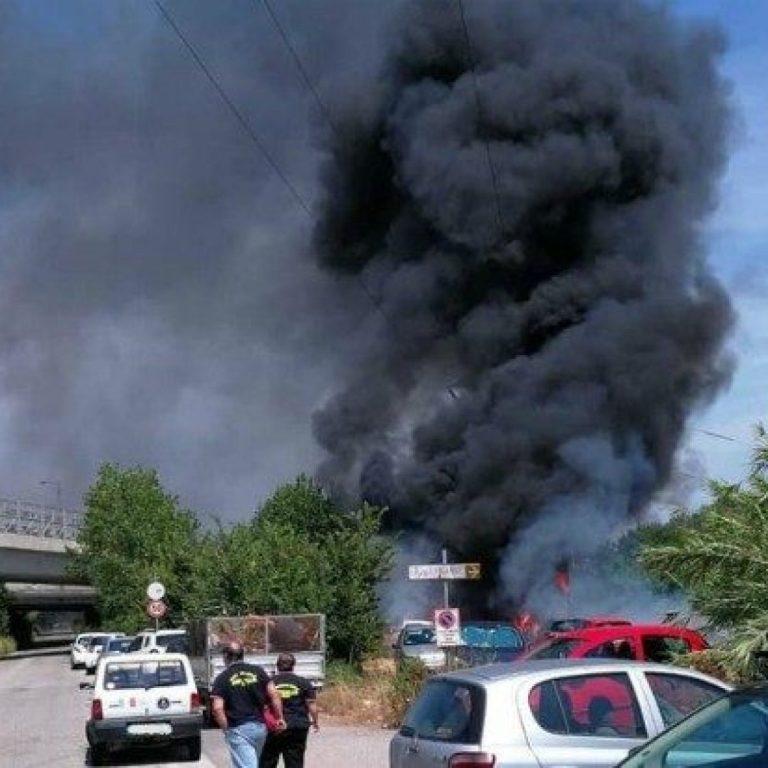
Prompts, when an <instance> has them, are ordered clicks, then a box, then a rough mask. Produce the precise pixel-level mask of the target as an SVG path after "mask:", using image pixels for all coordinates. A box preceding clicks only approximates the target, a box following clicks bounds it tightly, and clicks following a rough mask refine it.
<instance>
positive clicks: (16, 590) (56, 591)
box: [0, 499, 96, 648]
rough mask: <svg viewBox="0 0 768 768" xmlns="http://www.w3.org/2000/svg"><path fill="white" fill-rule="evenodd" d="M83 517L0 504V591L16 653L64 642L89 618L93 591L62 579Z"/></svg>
mask: <svg viewBox="0 0 768 768" xmlns="http://www.w3.org/2000/svg"><path fill="white" fill-rule="evenodd" d="M81 524H82V513H80V512H74V511H71V510H65V509H57V508H53V507H45V506H42V505H39V504H31V503H29V502H23V501H9V500H4V499H0V585H2V586H3V587H4V589H5V594H6V596H7V599H8V608H9V619H10V630H11V634H12V635H13V636H14V637H15V638H16V641H17V642H18V644H19V647H20V648H29V647H33V646H40V645H44V646H46V645H57V644H61V643H66V642H69V641H70V640H71V639H72V637H73V636H74V634H75V632H76V631H77V630H78V628H79V627H83V626H87V625H89V624H90V623H91V622H92V621H93V618H94V607H95V604H96V591H95V590H94V589H93V588H92V587H89V586H86V585H83V584H77V583H75V580H74V579H73V578H72V577H71V576H69V575H68V573H67V564H68V561H69V555H68V551H70V550H77V548H78V545H77V542H76V538H77V532H78V530H79V529H80V526H81Z"/></svg>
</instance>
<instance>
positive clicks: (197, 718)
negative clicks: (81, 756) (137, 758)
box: [81, 653, 203, 765]
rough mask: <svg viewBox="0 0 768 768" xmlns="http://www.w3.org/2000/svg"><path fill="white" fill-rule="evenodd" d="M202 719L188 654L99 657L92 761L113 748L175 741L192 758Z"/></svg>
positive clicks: (89, 730)
mask: <svg viewBox="0 0 768 768" xmlns="http://www.w3.org/2000/svg"><path fill="white" fill-rule="evenodd" d="M81 687H90V686H88V684H87V683H84V684H83V685H82V686H81ZM202 722H203V716H202V714H201V712H200V695H199V694H198V692H197V686H196V685H195V681H194V678H193V676H192V668H191V667H190V664H189V659H187V657H186V656H185V655H184V654H182V653H164V654H163V655H162V656H158V655H157V654H154V653H133V654H120V655H117V656H104V657H102V658H101V659H99V663H98V665H97V667H96V679H95V681H94V684H93V699H92V701H91V717H90V719H89V720H88V722H87V724H86V727H85V735H86V738H87V740H88V745H89V747H90V762H91V764H92V765H102V764H103V763H104V761H106V760H108V758H109V753H110V752H113V751H116V750H119V749H126V748H133V747H146V748H150V749H151V748H155V749H158V748H161V747H166V746H168V745H169V744H171V745H174V746H176V747H178V748H179V751H181V752H182V753H183V757H184V758H186V759H187V760H199V759H200V752H201V740H200V732H201V729H202Z"/></svg>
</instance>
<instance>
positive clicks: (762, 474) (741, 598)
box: [641, 426, 768, 676]
mask: <svg viewBox="0 0 768 768" xmlns="http://www.w3.org/2000/svg"><path fill="white" fill-rule="evenodd" d="M641 562H642V563H643V565H644V567H645V568H646V569H647V570H648V572H649V573H650V574H651V575H652V576H654V577H655V578H657V579H660V580H662V581H664V582H666V583H669V584H674V585H676V586H678V587H680V588H681V589H683V590H684V591H685V592H686V593H687V595H688V597H689V600H690V602H691V605H692V607H693V608H694V609H695V610H696V611H698V612H700V613H701V614H703V615H704V616H706V617H708V619H710V620H711V622H712V623H713V624H714V625H715V626H716V627H720V628H723V629H725V630H728V632H729V634H730V638H731V639H730V642H729V643H728V646H727V649H726V657H727V658H726V661H727V662H728V663H729V664H730V665H731V667H732V668H733V669H734V670H735V672H736V673H738V675H739V676H748V675H749V674H751V673H752V672H753V671H754V662H755V656H754V652H755V651H757V650H764V649H766V648H768V580H767V579H766V573H768V436H767V435H766V431H765V429H764V428H763V427H762V426H759V427H758V428H757V430H756V438H755V446H754V449H753V455H752V463H751V468H750V472H749V474H748V476H747V478H746V480H745V482H744V483H741V484H729V483H721V482H713V483H711V485H710V500H709V501H708V503H706V504H705V505H704V506H703V507H702V508H701V509H699V510H697V511H685V510H682V511H680V512H679V513H677V514H676V515H675V516H674V517H673V518H672V520H671V521H670V523H669V524H668V525H667V526H665V527H663V528H662V529H660V530H657V531H656V532H655V533H654V536H653V537H651V538H649V539H647V540H646V543H645V546H644V547H643V549H642V551H641Z"/></svg>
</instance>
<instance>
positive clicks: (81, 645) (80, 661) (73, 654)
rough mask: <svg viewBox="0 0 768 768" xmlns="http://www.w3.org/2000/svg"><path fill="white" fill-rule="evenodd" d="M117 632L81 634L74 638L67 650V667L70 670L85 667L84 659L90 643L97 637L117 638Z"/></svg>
mask: <svg viewBox="0 0 768 768" xmlns="http://www.w3.org/2000/svg"><path fill="white" fill-rule="evenodd" d="M120 634H122V633H119V632H83V633H81V634H79V635H78V636H77V637H76V638H75V642H74V643H72V646H71V648H70V649H69V666H70V668H71V669H77V668H78V667H82V666H85V658H86V654H87V652H88V649H89V648H90V645H91V641H92V640H94V639H95V638H97V637H117V636H119V635H120Z"/></svg>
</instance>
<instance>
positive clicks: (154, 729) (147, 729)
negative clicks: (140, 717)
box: [127, 723, 173, 736]
mask: <svg viewBox="0 0 768 768" xmlns="http://www.w3.org/2000/svg"><path fill="white" fill-rule="evenodd" d="M127 730H128V733H129V734H130V735H131V736H169V735H170V734H171V733H172V732H173V729H172V728H171V724H170V723H136V724H135V725H129V726H128V728H127Z"/></svg>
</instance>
